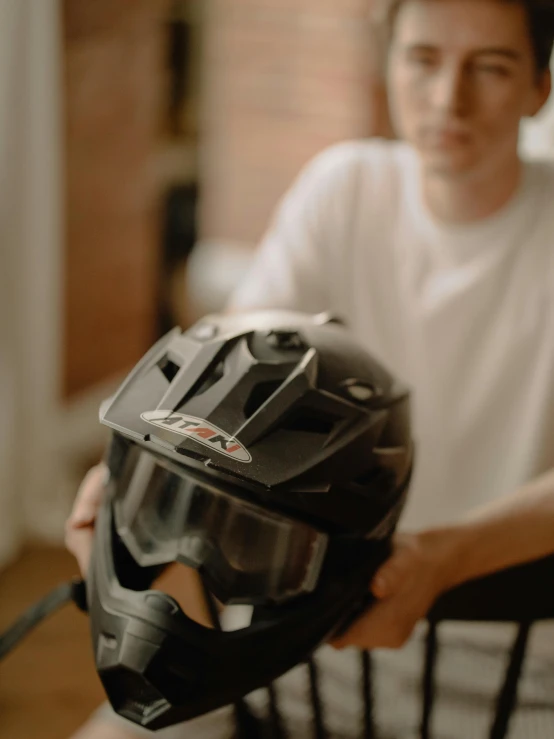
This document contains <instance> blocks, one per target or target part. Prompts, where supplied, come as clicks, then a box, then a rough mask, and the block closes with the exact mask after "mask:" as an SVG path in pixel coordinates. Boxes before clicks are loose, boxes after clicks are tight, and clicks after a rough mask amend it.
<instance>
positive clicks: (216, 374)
mask: <svg viewBox="0 0 554 739" xmlns="http://www.w3.org/2000/svg"><path fill="white" fill-rule="evenodd" d="M224 374H225V360H223V359H222V360H221V361H220V362H218V363H217V364H216V365H215V367H214V368H213V369H212V370H211V371H210V372H209V374H208V377H207V378H206V379H205V380H204V381H203V382H202V383H201V384H200V385H199V386H198V388H196V389H195V390H194V392H193V393H192V395H193V396H195V395H202V393H205V392H206V391H207V390H209V389H210V388H211V387H213V386H214V385H215V384H216V382H219V381H220V380H221V379H222V377H223V375H224Z"/></svg>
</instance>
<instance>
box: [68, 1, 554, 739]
mask: <svg viewBox="0 0 554 739" xmlns="http://www.w3.org/2000/svg"><path fill="white" fill-rule="evenodd" d="M389 6H390V7H389V11H390V15H389V19H390V23H391V36H390V40H389V41H390V43H389V48H388V63H387V86H388V92H389V100H390V105H391V114H392V119H393V123H394V127H395V129H396V131H397V133H398V135H399V137H400V138H402V139H403V140H404V141H403V143H391V142H384V141H365V142H349V143H346V144H341V145H338V146H335V147H332V148H331V149H330V150H328V151H325V152H323V153H322V154H321V155H320V156H318V157H316V159H315V160H314V161H313V162H311V163H310V164H309V165H308V166H307V167H306V168H305V170H304V171H303V172H302V174H301V175H300V177H299V178H298V180H297V181H296V183H295V184H294V186H293V187H292V189H291V190H290V192H289V193H288V195H287V196H286V198H285V199H284V200H283V202H282V203H281V205H280V208H279V210H278V213H277V216H276V218H275V220H274V222H273V224H272V226H271V228H270V230H269V232H268V234H267V236H266V238H265V240H264V242H263V244H262V246H261V248H260V250H259V252H258V255H257V257H256V260H255V263H254V265H253V267H252V270H251V272H250V274H249V276H248V277H247V279H246V280H245V282H244V283H243V285H241V287H240V288H239V290H238V291H237V292H236V294H235V296H234V298H233V299H232V301H231V306H230V307H231V309H233V310H245V309H249V308H254V307H287V308H291V307H294V308H297V309H301V310H307V311H312V312H315V311H319V310H331V311H333V312H335V313H338V314H339V315H341V316H342V317H343V318H344V319H345V320H346V322H347V323H348V324H349V326H350V327H351V329H352V331H353V332H354V333H355V335H356V336H357V338H358V339H359V340H360V341H361V342H362V343H364V344H365V345H366V346H367V348H368V349H369V350H370V351H371V352H372V353H373V354H374V355H376V356H377V357H378V358H379V359H380V360H381V361H382V362H383V363H384V364H385V365H386V366H388V368H389V369H390V370H391V371H392V372H393V373H394V374H396V375H397V376H399V377H400V378H402V379H403V380H404V381H405V382H407V383H408V384H409V385H410V386H411V387H412V390H413V401H414V422H415V435H416V441H417V448H418V460H417V466H416V472H415V477H414V480H413V484H412V488H411V497H410V500H409V503H408V507H407V510H406V512H405V515H404V517H403V520H402V528H403V529H404V530H406V529H411V530H419V533H418V534H416V535H411V536H410V535H407V534H401V535H400V536H399V538H398V543H397V550H396V553H395V555H394V556H393V558H392V559H391V560H390V561H389V563H388V564H387V565H385V567H384V569H383V570H382V571H381V572H380V573H378V576H377V578H376V580H375V581H374V583H373V584H372V587H373V590H374V592H375V593H376V594H377V595H378V596H379V597H380V598H381V602H380V603H379V605H378V606H377V608H375V609H374V610H373V611H372V612H370V613H369V614H368V615H367V616H366V617H364V618H362V619H361V620H360V621H359V622H358V623H357V624H356V625H355V626H354V627H353V628H352V629H351V631H350V632H349V633H348V634H347V635H346V637H345V638H343V639H342V640H341V641H340V642H339V643H338V644H337V646H341V647H342V646H347V645H359V646H369V647H379V646H399V645H400V644H402V643H403V642H404V641H406V639H407V638H408V636H409V634H410V632H411V631H412V629H413V627H414V625H415V624H416V622H417V620H418V619H419V618H420V617H421V616H423V615H424V614H425V612H426V610H427V608H428V607H429V605H430V604H431V603H432V602H433V600H434V598H435V597H436V595H437V594H438V593H439V592H441V590H443V589H444V588H445V587H448V585H450V584H453V583H454V582H457V581H459V580H460V579H463V578H464V577H470V576H472V575H475V574H480V573H481V572H484V571H489V570H490V569H494V568H495V567H500V566H504V565H505V564H506V557H505V556H504V555H503V554H500V553H499V552H492V553H491V552H487V551H483V559H480V558H479V557H478V556H477V555H476V556H477V560H476V562H477V563H476V562H475V561H474V562H473V563H472V562H471V560H470V561H468V562H467V567H466V569H465V571H464V570H463V568H460V567H455V566H451V565H452V563H456V562H458V563H459V561H460V560H461V558H460V556H458V554H459V553H460V552H464V553H465V552H467V551H468V548H467V546H465V548H464V546H463V545H462V544H461V542H463V541H467V540H468V537H467V531H468V530H472V525H471V524H470V523H466V524H464V525H463V526H459V527H456V525H455V522H456V521H458V520H459V519H460V518H463V517H464V516H467V512H468V511H470V510H472V509H474V508H476V507H479V506H481V505H483V504H494V501H496V500H500V499H501V498H504V496H507V495H509V494H510V493H513V494H516V493H517V491H518V490H520V489H521V491H523V486H524V485H525V486H527V488H525V490H528V489H530V490H531V493H532V495H534V496H535V497H536V496H537V495H539V493H537V492H536V491H537V490H540V491H542V489H543V488H544V486H545V485H546V488H547V489H552V490H553V491H554V482H553V481H552V476H553V475H550V476H549V474H548V472H549V470H550V469H552V468H554V448H553V447H552V443H551V438H552V432H553V431H554V428H553V424H554V380H553V378H554V332H553V331H552V328H551V326H552V325H554V324H553V322H552V317H553V310H554V306H552V297H551V296H552V295H554V291H553V289H552V288H553V287H554V247H553V244H552V239H553V236H552V234H553V233H554V215H552V214H551V205H550V204H551V202H552V198H553V196H554V169H552V167H551V166H549V165H548V164H546V163H535V164H529V163H523V162H521V161H520V158H519V156H518V134H519V126H520V122H521V120H522V119H523V118H525V117H527V116H534V115H535V114H536V113H537V112H538V111H539V110H540V109H541V107H542V106H543V105H544V103H545V101H546V99H547V98H548V95H549V92H550V74H549V71H548V62H549V58H550V53H551V49H552V39H553V38H554V33H553V30H552V23H551V21H550V22H549V16H548V13H547V12H545V11H544V6H545V3H539V2H523V0H521V1H518V0H513V1H509V0H400V2H394V3H389ZM100 474H101V473H100V472H99V471H96V472H94V473H93V476H94V475H97V476H99V475H100ZM541 475H546V477H544V478H542V479H541V480H539V481H538V482H534V480H535V478H539V477H540V476H541ZM545 480H546V483H545V482H544V481H545ZM552 494H553V495H554V492H553V493H552ZM98 495H99V488H98V486H96V487H95V485H94V484H93V483H91V482H90V480H89V483H88V484H87V485H86V486H85V487H84V489H83V492H82V494H81V498H80V502H78V503H77V505H76V510H75V514H74V518H73V520H72V521H70V522H69V526H68V546H70V548H71V549H72V550H73V551H74V552H75V553H76V555H77V556H78V557H79V559H80V562H81V565H82V566H83V567H86V561H87V553H86V549H87V543H86V542H87V537H88V536H89V530H88V529H87V527H86V525H87V524H90V523H91V522H92V521H93V519H94V505H95V500H97V498H98ZM539 497H540V496H539ZM89 505H91V506H92V507H91V508H90V509H87V506H89ZM497 505H498V504H497ZM492 518H493V520H494V515H493V516H492ZM508 518H509V519H510V520H511V521H513V519H512V518H510V516H508ZM79 519H80V520H81V523H83V524H85V525H84V526H81V527H80V526H79ZM484 520H485V522H486V523H484V524H483V523H481V524H475V526H476V529H475V530H477V531H479V530H480V529H479V526H481V527H483V526H484V528H485V530H487V529H486V527H487V526H490V525H491V524H490V519H489V517H487V515H486V514H484ZM492 530H495V529H494V527H493V529H492ZM455 531H456V532H460V531H462V533H461V535H460V537H458V536H454V534H453V532H455ZM464 532H466V534H464ZM469 539H471V537H469ZM543 539H544V537H543ZM473 541H474V542H475V541H476V540H473ZM478 541H483V539H481V538H480V539H478ZM454 542H460V548H457V545H455V543H454ZM543 543H545V542H544V541H543ZM475 546H477V545H475ZM545 546H546V544H545ZM546 548H547V550H548V546H547V547H546ZM485 550H486V548H485ZM479 551H481V550H479ZM540 553H542V550H541V552H539V554H540ZM526 556H527V557H529V553H527V555H526V554H523V557H526ZM531 556H538V554H534V555H533V554H531ZM445 563H446V564H445ZM416 575H417V576H416ZM383 614H384V615H383ZM487 639H488V637H487ZM500 641H502V639H500ZM476 643H478V640H477V642H476ZM468 648H469V647H468ZM466 651H467V650H466ZM348 653H349V651H348V650H347V651H345V652H334V651H332V650H330V649H329V648H326V650H324V652H323V655H322V657H321V662H322V664H324V666H326V667H328V674H329V675H331V676H332V675H333V674H336V673H337V671H338V673H339V674H340V676H341V679H340V681H339V682H338V683H336V684H334V687H333V689H332V690H331V688H330V687H329V689H328V691H327V693H328V696H327V697H328V703H329V704H330V705H332V708H333V711H334V712H335V714H336V715H338V714H339V713H340V711H341V710H343V714H341V718H340V719H336V721H335V724H334V725H333V727H332V729H331V732H332V735H335V734H334V733H333V732H336V733H337V734H339V735H341V736H356V735H357V734H356V729H355V728H354V722H351V723H349V718H348V716H346V713H344V711H346V709H347V708H348V706H349V705H350V704H349V700H350V699H349V694H350V693H351V692H352V688H351V687H350V688H348V687H345V686H347V685H348V681H349V680H350V682H351V683H352V675H350V676H349V677H348V676H347V672H348V669H347V666H346V662H347V654H348ZM377 661H378V669H377V675H378V677H377V683H376V690H377V693H381V694H382V696H381V697H382V703H383V709H382V711H381V713H379V714H378V719H379V720H380V721H382V722H383V724H384V725H385V727H386V728H387V730H388V731H389V733H392V735H393V736H412V735H413V733H411V732H413V731H414V726H415V725H416V724H415V722H417V714H416V713H415V711H416V710H417V707H416V704H417V703H418V701H419V694H418V692H417V690H415V689H414V686H416V685H417V677H416V675H417V673H418V670H419V662H420V656H419V654H418V642H417V635H416V637H414V639H412V640H411V641H410V642H408V644H407V646H406V648H405V649H404V650H401V651H400V652H398V653H397V654H393V655H391V654H390V653H388V654H387V653H378V654H377ZM445 664H446V663H445ZM448 664H453V662H451V663H448ZM448 669H450V667H449V668H448ZM454 672H455V674H450V673H448V674H447V675H445V676H443V682H444V684H448V688H449V690H450V701H451V703H452V702H453V706H452V708H454V707H458V709H459V707H460V706H462V707H463V708H465V710H466V711H468V712H469V713H471V717H472V718H471V721H472V723H471V728H470V729H468V725H465V727H464V726H463V725H462V724H459V725H458V726H456V722H454V724H453V723H452V720H451V717H450V718H449V716H447V715H446V714H444V715H440V712H439V715H438V716H437V718H436V720H437V726H438V727H439V729H440V730H442V731H443V733H444V734H448V735H449V736H460V737H464V739H465V738H466V737H468V736H471V737H474V736H475V737H478V736H484V735H485V728H486V725H487V719H488V714H487V716H485V714H484V712H483V710H482V706H481V712H480V711H479V710H478V709H479V701H475V699H473V703H472V702H471V700H470V699H468V695H469V694H470V692H471V691H470V688H473V687H474V686H475V683H476V680H477V678H479V679H481V680H484V682H483V684H481V685H479V686H478V692H480V693H481V694H483V695H489V696H490V695H493V694H494V691H495V689H496V685H495V684H493V683H495V680H494V679H492V680H485V676H483V675H475V674H471V671H470V673H469V676H468V674H467V672H466V673H463V674H462V673H460V674H457V673H456V671H454ZM462 672H463V671H462ZM295 679H297V678H295V677H294V676H292V678H290V680H289V684H291V685H293V686H294V685H296V684H297V683H295V682H294V680H295ZM324 679H325V678H324V677H323V672H322V680H324ZM330 679H331V678H329V680H330ZM328 685H329V686H330V685H331V683H330V682H328ZM297 693H298V690H297V688H294V687H293V689H292V691H291V690H290V689H289V691H288V693H287V684H286V678H285V679H284V681H283V694H284V695H285V697H286V698H287V700H288V701H289V705H290V706H291V709H290V710H291V711H292V712H293V713H294V712H295V711H296V713H298V712H299V709H298V705H297V704H298V699H297V703H296V704H295V703H294V698H295V695H297ZM324 693H325V691H324ZM457 695H461V696H462V698H459V699H458V698H456V696H457ZM378 697H379V695H378ZM470 698H471V696H470ZM287 700H284V707H285V712H286V710H287ZM456 700H458V703H456ZM387 701H388V704H387ZM399 704H401V708H402V711H400V710H399V708H398V707H399ZM345 707H346V708H345ZM352 710H354V709H352ZM333 711H331V712H330V714H329V721H330V722H331V723H332V722H333V720H335V719H333V718H332V716H331V714H332V713H333ZM346 712H347V711H346ZM350 712H352V711H350ZM410 712H411V713H410ZM104 720H105V721H107V720H108V719H104ZM468 720H469V719H468ZM298 721H300V724H301V719H300V718H299V719H298ZM216 723H217V722H216ZM300 724H298V725H300ZM99 725H100V724H97V725H96V728H95V726H94V725H91V726H89V727H88V729H86V730H85V733H82V734H79V735H78V736H79V737H82V739H84V737H95V736H108V734H107V733H106V731H107V729H106V724H105V725H104V734H102V733H101V729H99V728H98V727H99ZM214 725H215V724H214V722H213V721H212V723H211V727H212V730H213V727H214ZM209 726H210V724H209V720H208V722H206V721H205V722H204V723H203V724H202V727H203V728H200V725H198V727H197V728H195V727H193V726H192V725H189V726H188V727H187V726H184V727H181V728H175V729H173V730H172V731H173V732H174V733H172V734H169V733H168V734H167V736H168V737H169V736H171V737H180V736H182V737H188V736H200V737H203V736H209V735H210V728H209ZM520 728H521V732H520V734H519V735H521V736H528V735H529V727H528V726H524V727H520ZM112 730H113V731H115V728H113V727H112ZM456 730H459V733H458V734H455V733H453V732H455V731H456ZM121 731H123V729H121ZM204 731H205V732H206V733H205V734H204V733H202V732H204ZM293 731H294V735H295V736H296V735H298V736H303V735H305V734H303V733H302V731H303V730H302V729H298V730H297V729H295V728H294V726H293ZM87 732H88V733H87ZM95 732H96V733H95ZM131 735H132V734H131ZM213 735H214V736H216V735H217V732H215V733H214V734H213ZM220 735H221V736H225V735H226V734H225V733H223V734H220ZM114 736H123V734H114ZM541 736H545V735H544V733H541Z"/></svg>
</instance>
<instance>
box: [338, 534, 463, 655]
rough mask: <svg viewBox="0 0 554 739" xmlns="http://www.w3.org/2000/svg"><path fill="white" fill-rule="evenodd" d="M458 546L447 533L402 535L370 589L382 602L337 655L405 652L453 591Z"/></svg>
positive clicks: (355, 626)
mask: <svg viewBox="0 0 554 739" xmlns="http://www.w3.org/2000/svg"><path fill="white" fill-rule="evenodd" d="M456 544H457V540H456V537H455V536H453V535H452V532H451V531H447V530H445V531H433V532H422V533H420V534H397V535H396V537H395V539H394V542H393V551H392V554H391V556H390V557H389V559H388V560H387V561H386V562H385V563H384V564H383V565H382V566H381V567H380V569H379V570H378V571H377V572H376V573H375V576H374V577H373V580H372V582H371V585H370V589H371V592H372V593H373V595H374V596H375V597H376V598H377V599H378V600H377V602H376V603H375V605H373V606H372V607H371V608H370V609H369V610H368V612H367V613H365V614H364V615H363V616H362V617H361V618H359V619H358V620H357V621H356V622H355V623H354V624H353V625H352V626H351V627H350V629H349V630H348V631H347V632H346V633H345V634H343V635H342V636H341V637H339V638H337V639H335V640H332V641H331V645H332V646H334V647H335V648H336V649H343V648H344V647H349V646H355V647H359V648H361V649H375V648H378V647H388V648H397V647H401V646H402V645H403V644H404V643H405V642H406V641H407V640H408V638H409V637H410V634H411V633H412V631H413V629H414V627H415V625H416V623H417V622H418V621H419V620H420V619H422V618H424V617H425V615H426V614H427V613H428V611H429V610H430V608H431V606H432V605H433V603H434V602H435V600H436V599H437V598H438V596H439V595H440V594H441V593H442V592H443V591H444V590H447V589H448V588H449V587H450V582H451V578H452V573H453V569H454V568H455V563H456V559H457V547H456Z"/></svg>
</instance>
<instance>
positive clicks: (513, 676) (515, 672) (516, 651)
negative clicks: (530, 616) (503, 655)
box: [489, 621, 531, 739]
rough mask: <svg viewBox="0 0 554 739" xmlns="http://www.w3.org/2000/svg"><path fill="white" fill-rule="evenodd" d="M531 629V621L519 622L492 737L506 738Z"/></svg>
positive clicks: (497, 707)
mask: <svg viewBox="0 0 554 739" xmlns="http://www.w3.org/2000/svg"><path fill="white" fill-rule="evenodd" d="M530 630H531V622H530V621H524V622H522V623H520V624H519V628H518V631H517V635H516V638H515V641H514V645H513V647H512V654H511V656H510V662H509V664H508V669H507V670H506V677H505V678H504V684H503V685H502V688H501V690H500V693H499V694H498V699H497V703H496V714H495V717H494V722H493V725H492V728H491V732H490V735H489V736H490V739H504V737H505V736H506V732H507V731H508V725H509V723H510V719H511V717H512V713H513V711H514V708H515V705H516V700H517V686H518V682H519V678H520V675H521V669H522V667H523V660H524V659H525V653H526V650H527V641H528V639H529V632H530Z"/></svg>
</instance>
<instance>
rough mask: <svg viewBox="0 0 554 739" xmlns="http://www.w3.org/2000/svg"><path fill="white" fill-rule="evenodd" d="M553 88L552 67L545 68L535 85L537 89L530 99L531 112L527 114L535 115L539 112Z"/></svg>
mask: <svg viewBox="0 0 554 739" xmlns="http://www.w3.org/2000/svg"><path fill="white" fill-rule="evenodd" d="M551 90H552V73H551V72H550V69H545V71H544V72H541V73H540V76H539V78H538V79H537V82H536V85H535V91H534V94H533V96H532V99H531V100H530V104H529V112H528V113H527V115H528V116H529V117H531V118H532V117H533V116H535V115H537V113H539V112H540V111H541V110H542V108H543V107H544V105H545V103H546V101H547V100H548V98H549V96H550V92H551Z"/></svg>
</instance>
